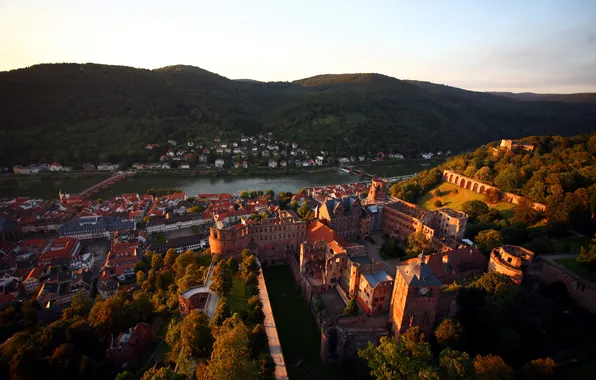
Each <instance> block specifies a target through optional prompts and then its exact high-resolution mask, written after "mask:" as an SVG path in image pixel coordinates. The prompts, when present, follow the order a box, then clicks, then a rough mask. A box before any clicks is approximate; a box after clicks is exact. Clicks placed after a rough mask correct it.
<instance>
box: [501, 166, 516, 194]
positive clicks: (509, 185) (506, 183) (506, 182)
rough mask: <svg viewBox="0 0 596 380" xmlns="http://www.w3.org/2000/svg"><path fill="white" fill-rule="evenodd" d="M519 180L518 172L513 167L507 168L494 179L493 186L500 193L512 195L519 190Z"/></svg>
mask: <svg viewBox="0 0 596 380" xmlns="http://www.w3.org/2000/svg"><path fill="white" fill-rule="evenodd" d="M521 180H522V178H521V176H520V174H519V171H518V170H517V169H516V168H515V167H514V166H507V167H506V168H505V169H503V170H501V171H500V172H499V174H497V176H496V177H495V185H497V186H498V187H499V188H500V189H501V190H502V191H506V192H509V193H513V192H516V191H517V190H518V189H519V188H520V185H521Z"/></svg>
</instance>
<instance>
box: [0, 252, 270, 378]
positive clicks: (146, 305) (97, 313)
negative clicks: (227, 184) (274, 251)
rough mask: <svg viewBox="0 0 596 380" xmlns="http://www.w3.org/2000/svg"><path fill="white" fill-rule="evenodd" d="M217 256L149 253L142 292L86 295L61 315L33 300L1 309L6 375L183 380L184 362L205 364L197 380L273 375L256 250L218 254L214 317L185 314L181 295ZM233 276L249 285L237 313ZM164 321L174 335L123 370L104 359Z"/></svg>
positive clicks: (0, 356) (0, 350)
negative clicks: (114, 345) (121, 337)
mask: <svg viewBox="0 0 596 380" xmlns="http://www.w3.org/2000/svg"><path fill="white" fill-rule="evenodd" d="M211 261H212V256H211V254H210V252H209V251H205V252H191V251H187V252H185V253H183V254H180V255H179V254H177V253H176V252H175V251H174V250H169V251H168V252H166V254H164V255H161V254H157V253H152V252H147V253H146V254H145V255H144V256H143V258H142V260H141V261H139V262H138V263H137V265H136V266H135V271H136V285H138V287H139V288H140V289H138V290H136V291H134V290H131V291H121V292H118V293H117V294H116V295H114V296H112V297H110V298H107V299H105V300H103V299H101V298H100V297H97V298H96V300H95V302H93V300H91V299H90V298H89V297H88V296H86V295H82V294H80V295H77V296H75V297H74V299H73V302H72V304H71V306H70V307H68V308H67V309H65V310H63V311H62V315H61V316H57V317H56V316H52V315H49V314H47V313H45V312H44V311H43V310H42V308H41V306H40V305H39V304H38V302H37V301H36V300H35V299H34V298H33V299H31V300H27V301H24V302H22V303H16V304H13V305H11V306H9V307H8V308H6V309H4V310H2V311H0V342H2V343H3V344H2V345H0V379H9V378H10V379H39V378H52V379H58V378H63V379H78V378H80V379H109V378H114V377H115V376H116V375H117V376H116V378H117V379H120V380H123V379H128V380H131V379H143V380H152V379H166V378H167V379H184V378H185V377H184V376H179V375H177V374H176V373H175V372H174V371H173V369H174V368H175V366H176V363H179V362H182V361H188V362H195V363H199V362H200V365H199V366H198V367H197V368H196V377H197V378H198V379H209V380H219V379H222V378H226V377H225V376H223V375H222V373H233V374H234V375H233V376H232V377H231V378H238V379H240V378H242V379H255V380H256V379H270V378H272V374H273V372H272V371H273V369H274V363H273V361H272V359H271V356H270V355H269V348H268V340H267V335H266V333H265V329H264V327H263V321H264V314H263V311H262V307H263V305H262V303H261V302H260V300H259V297H258V293H259V290H258V286H257V277H256V274H257V273H258V271H259V270H260V269H259V266H258V264H257V262H256V259H255V257H254V254H253V253H252V252H250V251H248V250H245V251H243V252H242V261H241V262H240V263H238V262H237V261H236V260H234V259H229V260H227V261H226V260H221V259H220V258H219V257H214V258H213V261H214V264H215V265H214V268H213V273H212V279H213V284H212V287H211V290H212V291H213V292H214V293H216V294H218V295H219V296H220V297H221V298H220V300H219V303H218V305H217V310H216V312H215V316H214V318H213V319H212V320H211V321H209V318H208V317H207V316H206V315H205V314H203V313H198V312H196V311H195V312H192V313H191V314H190V315H189V316H187V317H186V318H182V317H181V315H180V313H179V311H178V294H179V293H180V292H182V291H184V290H186V289H189V288H191V287H193V286H197V285H200V284H202V283H203V282H204V280H205V276H206V274H207V271H208V268H209V265H210V264H211ZM234 277H238V278H239V279H240V281H242V282H243V283H244V287H245V290H246V294H245V296H246V297H247V303H246V304H245V305H236V308H238V310H234V309H233V308H232V307H230V306H228V305H227V301H226V296H227V295H228V294H229V293H230V290H231V287H232V281H233V278H234ZM243 296H244V295H243ZM159 320H161V321H162V323H161V324H162V328H161V330H164V328H165V327H166V326H167V334H163V335H165V336H159V337H155V339H154V341H153V342H152V344H151V346H150V347H149V349H148V350H147V352H145V353H144V355H143V356H142V357H141V360H139V362H137V363H134V364H133V365H132V366H129V367H128V368H127V370H126V371H124V372H122V371H123V369H122V368H117V367H114V366H111V365H110V362H109V361H107V360H106V359H105V357H106V349H107V348H108V346H109V344H110V341H111V340H112V339H113V338H116V337H117V336H118V333H119V332H122V331H125V330H127V329H128V328H129V327H133V326H134V325H135V324H137V323H138V322H146V323H159ZM160 344H162V345H163V344H165V345H166V348H167V349H166V350H165V352H166V354H165V355H164V357H161V358H157V357H152V356H151V355H152V354H153V352H154V351H156V350H157V349H158V348H159V345H160ZM156 361H157V362H158V363H157V365H155V364H156ZM160 367H161V368H160ZM193 369H194V367H193ZM193 373H194V371H193Z"/></svg>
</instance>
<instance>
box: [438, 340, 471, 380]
mask: <svg viewBox="0 0 596 380" xmlns="http://www.w3.org/2000/svg"><path fill="white" fill-rule="evenodd" d="M439 365H440V367H441V379H448V380H462V379H466V380H473V379H475V378H476V370H475V368H474V361H473V360H472V358H470V355H468V354H467V353H466V352H460V351H456V350H452V349H450V348H446V349H444V350H443V351H441V354H440V355H439Z"/></svg>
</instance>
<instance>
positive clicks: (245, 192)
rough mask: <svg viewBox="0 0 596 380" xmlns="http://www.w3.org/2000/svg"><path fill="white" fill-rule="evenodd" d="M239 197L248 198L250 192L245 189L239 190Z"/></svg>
mask: <svg viewBox="0 0 596 380" xmlns="http://www.w3.org/2000/svg"><path fill="white" fill-rule="evenodd" d="M240 198H242V199H244V200H247V199H248V198H250V194H249V193H248V191H246V190H242V191H241V192H240Z"/></svg>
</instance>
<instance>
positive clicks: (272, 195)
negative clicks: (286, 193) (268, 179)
mask: <svg viewBox="0 0 596 380" xmlns="http://www.w3.org/2000/svg"><path fill="white" fill-rule="evenodd" d="M265 195H267V196H268V197H270V198H271V199H273V197H275V191H273V190H271V189H268V190H267V191H266V192H265Z"/></svg>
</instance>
